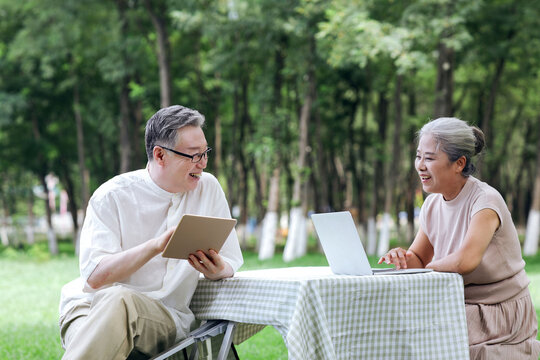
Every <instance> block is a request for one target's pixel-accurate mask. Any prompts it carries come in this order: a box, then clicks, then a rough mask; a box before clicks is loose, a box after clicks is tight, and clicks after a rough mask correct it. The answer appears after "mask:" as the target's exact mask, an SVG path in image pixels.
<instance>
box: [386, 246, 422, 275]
mask: <svg viewBox="0 0 540 360" xmlns="http://www.w3.org/2000/svg"><path fill="white" fill-rule="evenodd" d="M413 256H414V253H413V252H412V251H411V250H405V249H402V248H394V249H392V250H390V251H388V252H387V253H386V254H385V255H384V256H383V257H381V258H380V259H379V262H378V263H379V264H382V263H383V262H385V263H387V264H393V265H394V266H395V267H396V269H397V270H399V269H406V268H407V260H409V259H411V258H412V257H413Z"/></svg>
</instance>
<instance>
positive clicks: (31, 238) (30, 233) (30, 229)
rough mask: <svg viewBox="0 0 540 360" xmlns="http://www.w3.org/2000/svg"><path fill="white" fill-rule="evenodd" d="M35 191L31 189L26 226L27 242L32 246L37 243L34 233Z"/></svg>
mask: <svg viewBox="0 0 540 360" xmlns="http://www.w3.org/2000/svg"><path fill="white" fill-rule="evenodd" d="M34 200H35V197H34V191H33V190H32V189H30V192H29V194H28V202H27V207H28V223H27V224H26V229H25V232H26V242H27V244H28V245H32V244H34V242H35V233H34V220H35V214H34Z"/></svg>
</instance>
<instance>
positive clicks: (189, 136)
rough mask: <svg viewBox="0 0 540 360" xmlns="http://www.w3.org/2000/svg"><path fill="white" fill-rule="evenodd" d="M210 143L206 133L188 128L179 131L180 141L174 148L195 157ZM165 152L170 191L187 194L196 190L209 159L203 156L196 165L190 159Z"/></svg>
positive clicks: (194, 127)
mask: <svg viewBox="0 0 540 360" xmlns="http://www.w3.org/2000/svg"><path fill="white" fill-rule="evenodd" d="M207 147H208V143H207V142H206V138H205V136H204V132H203V131H202V129H201V128H200V127H198V126H186V127H183V128H181V129H179V130H178V141H177V143H176V146H175V147H174V148H173V149H174V150H176V151H179V152H181V153H184V154H188V155H194V154H200V153H203V152H204V151H206V148H207ZM164 151H165V155H164V156H165V157H166V160H165V163H166V167H165V172H166V174H167V179H168V185H169V191H171V192H175V193H176V192H186V191H191V190H194V189H195V188H196V187H197V184H198V183H199V180H200V177H201V175H202V172H203V170H204V169H205V168H206V165H207V163H208V158H207V157H205V156H203V158H202V159H201V161H199V162H197V163H194V162H192V161H191V159H190V158H188V157H184V156H181V155H177V154H175V153H173V152H172V151H167V150H164Z"/></svg>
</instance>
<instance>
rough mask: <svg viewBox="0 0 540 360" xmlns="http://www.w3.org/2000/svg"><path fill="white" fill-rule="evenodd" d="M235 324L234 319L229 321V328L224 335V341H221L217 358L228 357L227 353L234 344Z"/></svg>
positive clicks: (224, 359) (223, 358)
mask: <svg viewBox="0 0 540 360" xmlns="http://www.w3.org/2000/svg"><path fill="white" fill-rule="evenodd" d="M235 326H236V323H234V322H232V321H229V324H227V330H226V331H225V335H223V342H222V343H221V348H220V349H219V354H218V357H217V360H226V359H227V355H228V354H229V350H230V349H231V345H232V338H233V334H234V329H235Z"/></svg>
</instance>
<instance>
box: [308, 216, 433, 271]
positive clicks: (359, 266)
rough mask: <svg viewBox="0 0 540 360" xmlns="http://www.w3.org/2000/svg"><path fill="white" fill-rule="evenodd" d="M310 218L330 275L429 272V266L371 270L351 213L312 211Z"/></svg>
mask: <svg viewBox="0 0 540 360" xmlns="http://www.w3.org/2000/svg"><path fill="white" fill-rule="evenodd" d="M311 220H312V221H313V225H314V226H315V231H316V232H317V235H318V236H319V241H320V242H321V245H322V248H323V250H324V254H325V256H326V259H327V260H328V264H329V265H330V269H331V270H332V272H333V273H334V274H337V275H379V274H380V275H383V274H384V275H389V274H414V273H424V272H430V271H432V269H400V270H396V269H394V268H382V269H372V268H371V265H370V264H369V260H368V257H367V255H366V252H365V250H364V246H363V245H362V241H360V236H359V235H358V231H357V230H356V226H355V224H354V220H353V218H352V215H351V213H350V212H348V211H340V212H332V213H323V214H313V215H311Z"/></svg>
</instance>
